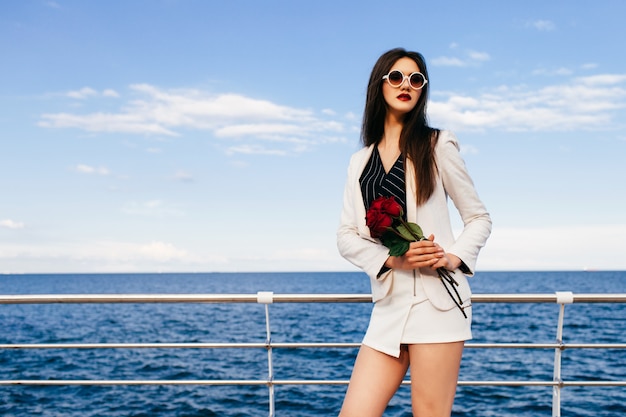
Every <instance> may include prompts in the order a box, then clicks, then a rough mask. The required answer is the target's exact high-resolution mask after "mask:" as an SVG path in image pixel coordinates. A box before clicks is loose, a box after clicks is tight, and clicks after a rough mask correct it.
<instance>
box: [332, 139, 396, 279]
mask: <svg viewBox="0 0 626 417" xmlns="http://www.w3.org/2000/svg"><path fill="white" fill-rule="evenodd" d="M368 155H369V154H368V153H367V152H365V150H362V151H361V152H357V153H356V154H354V155H353V156H352V158H351V159H350V164H349V167H348V176H347V180H346V184H345V189H344V194H343V208H342V211H341V219H340V224H339V228H338V229H337V248H338V249H339V253H340V254H341V256H343V257H344V258H345V259H346V260H348V261H349V262H351V263H352V264H353V265H355V266H357V267H358V268H360V269H361V270H363V271H364V272H365V273H366V274H367V275H368V276H369V277H370V279H371V280H373V281H377V280H378V281H380V280H383V279H384V278H386V277H387V276H388V274H389V271H386V272H385V273H382V274H380V272H381V268H382V267H383V265H384V263H385V261H386V260H387V258H388V257H389V250H388V249H387V248H386V247H385V246H383V245H382V244H380V242H379V241H378V240H377V239H374V238H372V237H371V236H370V234H369V230H368V229H367V226H366V225H365V206H364V205H363V197H362V195H361V191H360V185H359V176H360V171H361V169H360V168H361V167H362V164H363V162H364V161H363V159H364V158H365V157H367V156H368ZM379 274H380V275H379Z"/></svg>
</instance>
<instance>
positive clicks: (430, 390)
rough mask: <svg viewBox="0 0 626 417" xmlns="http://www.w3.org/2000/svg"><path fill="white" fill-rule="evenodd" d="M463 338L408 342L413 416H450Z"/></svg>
mask: <svg viewBox="0 0 626 417" xmlns="http://www.w3.org/2000/svg"><path fill="white" fill-rule="evenodd" d="M463 346H464V342H454V343H435V344H420V345H410V346H409V358H410V362H411V398H412V403H413V415H414V416H420V417H421V416H428V417H450V413H451V412H452V404H453V403H454V395H455V393H456V386H457V381H458V378H459V368H460V366H461V356H462V355H463Z"/></svg>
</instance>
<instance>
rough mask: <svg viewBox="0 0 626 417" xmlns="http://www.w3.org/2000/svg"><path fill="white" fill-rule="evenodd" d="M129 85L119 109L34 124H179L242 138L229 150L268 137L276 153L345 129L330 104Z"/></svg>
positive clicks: (125, 129) (128, 128)
mask: <svg viewBox="0 0 626 417" xmlns="http://www.w3.org/2000/svg"><path fill="white" fill-rule="evenodd" d="M130 89H131V90H132V92H133V93H134V94H135V99H133V100H131V101H129V102H127V103H126V104H125V105H124V106H123V107H122V108H121V109H120V110H119V111H118V112H112V113H104V112H94V113H88V114H74V113H49V114H43V115H42V116H41V118H40V121H39V123H38V125H39V126H41V127H45V128H77V129H82V130H86V131H90V132H105V133H106V132H111V133H132V134H145V135H163V136H179V135H180V134H181V133H180V130H181V129H192V130H205V131H210V132H213V133H214V134H215V135H216V136H217V137H219V138H223V139H228V140H231V141H239V142H243V143H242V144H241V146H239V145H233V146H231V147H230V148H229V149H230V151H231V152H237V150H238V149H242V150H243V151H244V152H247V151H249V150H251V149H256V148H259V144H258V142H259V141H264V140H271V141H274V142H283V144H284V145H283V148H281V149H280V153H289V152H293V151H298V150H301V149H302V144H303V143H306V144H307V145H306V146H307V147H308V148H310V147H312V146H315V145H317V144H321V143H324V142H325V141H326V139H327V138H328V137H329V136H333V137H334V139H333V141H336V140H337V139H336V135H337V134H338V133H342V132H344V131H345V130H346V127H345V126H344V124H343V123H342V122H340V121H336V120H333V117H335V114H334V112H333V111H332V110H329V109H324V110H322V111H320V112H319V114H316V113H315V112H313V111H312V110H307V109H298V108H293V107H288V106H282V105H279V104H276V103H273V102H271V101H268V100H260V99H254V98H250V97H246V96H243V95H238V94H217V95H215V94H208V93H206V92H203V91H200V90H189V89H186V90H185V89H179V90H164V89H160V88H158V87H155V86H152V85H148V84H137V85H132V86H131V87H130ZM106 91H108V90H106ZM80 92H82V93H80ZM92 94H96V92H95V90H92V89H87V88H85V89H82V90H79V92H76V94H75V96H76V97H79V96H80V97H86V96H88V95H92ZM109 94H111V95H112V93H109ZM115 94H117V93H115Z"/></svg>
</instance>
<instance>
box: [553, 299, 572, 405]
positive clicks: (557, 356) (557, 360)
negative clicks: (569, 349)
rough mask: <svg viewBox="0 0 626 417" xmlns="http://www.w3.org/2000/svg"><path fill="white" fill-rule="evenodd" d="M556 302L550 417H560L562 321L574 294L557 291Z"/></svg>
mask: <svg viewBox="0 0 626 417" xmlns="http://www.w3.org/2000/svg"><path fill="white" fill-rule="evenodd" d="M556 302H557V304H559V305H560V307H559V321H558V323H557V327H556V343H558V345H559V346H558V347H556V348H555V349H554V372H553V377H552V380H553V381H554V382H555V385H554V387H553V388H552V417H561V388H562V387H563V379H562V378H561V354H562V352H563V321H564V320H565V304H572V303H573V302H574V294H573V293H572V292H571V291H557V292H556Z"/></svg>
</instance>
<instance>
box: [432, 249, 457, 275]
mask: <svg viewBox="0 0 626 417" xmlns="http://www.w3.org/2000/svg"><path fill="white" fill-rule="evenodd" d="M459 266H461V258H459V257H458V256H456V255H453V254H451V253H444V254H443V256H442V257H441V258H439V260H438V261H437V262H435V264H433V266H432V267H431V268H432V269H437V268H445V269H447V270H448V271H454V270H455V269H457V268H458V267H459Z"/></svg>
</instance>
